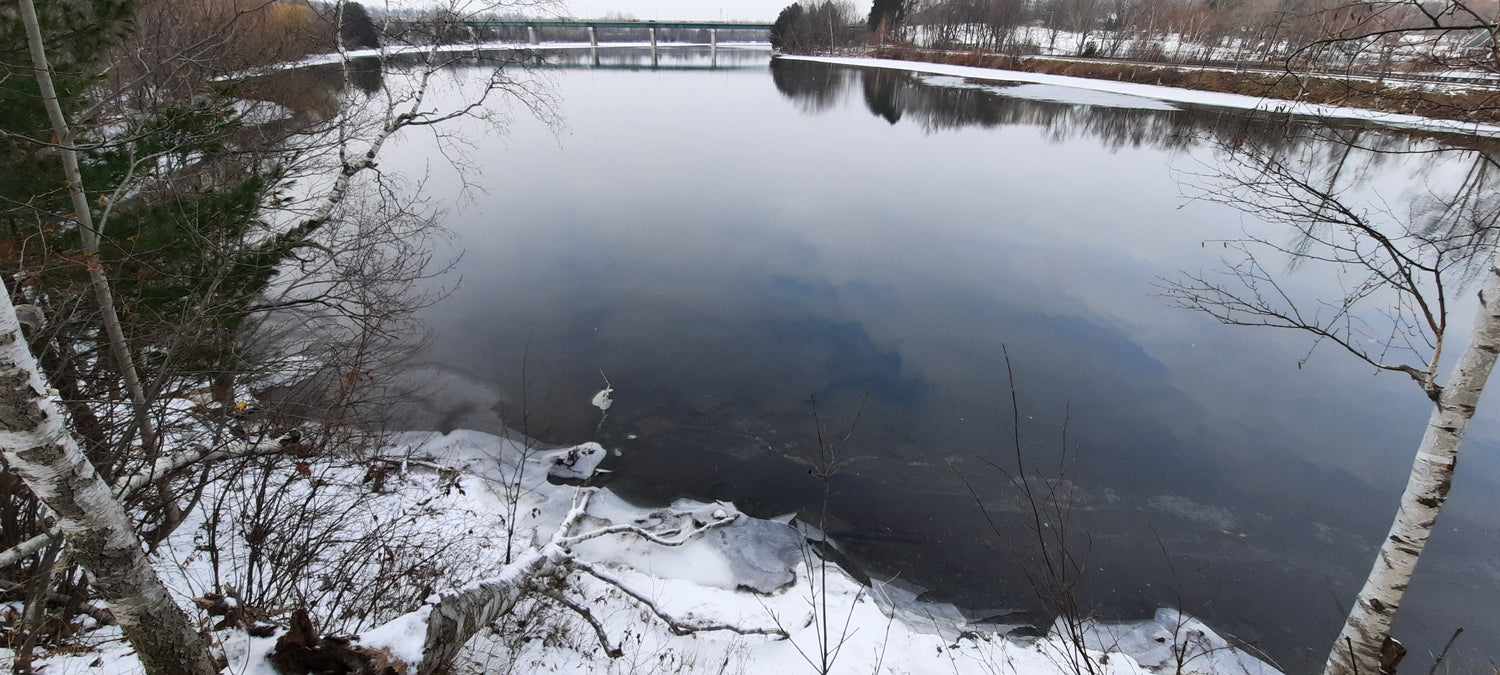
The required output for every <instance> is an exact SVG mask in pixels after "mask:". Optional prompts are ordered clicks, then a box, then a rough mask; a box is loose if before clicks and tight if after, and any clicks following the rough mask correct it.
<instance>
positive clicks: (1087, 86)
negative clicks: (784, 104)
mask: <svg viewBox="0 0 1500 675" xmlns="http://www.w3.org/2000/svg"><path fill="white" fill-rule="evenodd" d="M776 58H780V59H792V60H800V61H817V62H820V63H832V64H837V65H845V66H857V67H862V68H885V69H888V70H903V71H907V72H913V73H923V74H928V75H940V76H949V77H959V78H964V79H965V80H979V81H987V82H997V83H1007V84H1009V83H1022V84H1036V85H1050V86H1055V87H1069V88H1072V89H1077V90H1086V91H1094V92H1105V93H1109V94H1117V95H1122V96H1132V97H1136V98H1139V99H1147V100H1148V101H1152V102H1158V101H1159V102H1167V103H1173V104H1183V105H1191V106H1206V107H1213V108H1226V109H1233V110H1254V111H1260V112H1266V113H1278V114H1290V115H1305V116H1309V117H1317V118H1323V119H1332V120H1350V121H1361V122H1372V123H1375V124H1381V125H1385V126H1390V127H1395V128H1401V129H1413V130H1418V131H1430V132H1438V133H1456V134H1466V135H1474V136H1485V137H1500V125H1493V124H1477V123H1472V122H1459V121H1455V120H1440V119H1433V118H1429V117H1421V116H1418V115H1403V114H1398V113H1388V112H1381V111H1377V110H1367V109H1364V108H1351V107H1346V106H1334V105H1323V104H1317V103H1303V102H1299V101H1285V100H1280V99H1269V98H1260V97H1256V96H1246V95H1243V94H1228V93H1222V92H1213V91H1199V90H1195V89H1180V88H1177V87H1164V86H1160V85H1153V84H1136V83H1134V82H1115V81H1111V80H1095V79H1089V78H1083V77H1071V76H1067V75H1049V74H1045V73H1028V72H1023V71H1017V70H1001V69H998V68H979V67H975V66H955V65H948V64H943V63H927V62H924V61H898V60H894V59H876V58H864V57H842V56H803V55H790V54H785V55H778V56H776ZM1079 102H1081V103H1084V102H1087V101H1079ZM1143 103H1145V102H1143ZM1147 104H1148V105H1149V103H1147Z"/></svg>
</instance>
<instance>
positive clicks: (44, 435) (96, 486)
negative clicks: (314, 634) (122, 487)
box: [0, 286, 218, 675]
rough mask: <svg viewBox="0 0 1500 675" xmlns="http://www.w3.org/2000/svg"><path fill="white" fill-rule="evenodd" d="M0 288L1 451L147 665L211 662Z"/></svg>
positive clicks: (203, 666)
mask: <svg viewBox="0 0 1500 675" xmlns="http://www.w3.org/2000/svg"><path fill="white" fill-rule="evenodd" d="M0 288H3V289H4V292H3V293H0V454H3V456H4V458H5V461H6V464H7V466H8V469H9V470H10V471H13V472H15V473H16V474H17V475H19V476H20V477H21V479H22V480H23V481H25V483H26V486H27V487H28V488H30V489H31V491H32V492H33V493H35V494H36V496H37V498H38V499H41V500H42V502H43V503H45V504H46V505H47V508H48V509H50V510H51V511H52V513H53V515H54V516H55V517H56V519H57V527H58V530H59V531H60V532H61V534H62V536H63V537H64V538H65V540H66V541H67V543H68V551H69V555H70V556H71V557H72V558H73V559H74V560H76V561H78V563H79V564H80V565H82V566H83V567H84V569H86V570H88V571H89V576H90V578H91V579H92V581H93V584H94V588H95V589H97V591H98V592H99V595H100V597H102V598H103V599H104V601H105V602H107V603H109V607H110V610H111V611H112V612H113V613H114V616H115V618H116V620H117V621H119V623H120V627H121V629H122V630H123V631H124V632H125V636H126V638H127V639H129V640H130V643H131V644H132V645H133V646H134V647H135V648H136V652H137V653H138V654H139V655H140V659H141V664H142V665H143V666H145V668H146V672H148V673H183V674H184V675H209V674H211V673H216V672H218V668H217V666H216V665H215V664H214V661H213V658H212V656H211V655H210V654H209V651H208V642H207V640H205V639H204V638H203V636H202V635H200V634H199V633H198V631H197V629H196V627H195V626H194V625H193V622H192V621H191V620H190V619H189V618H188V615H187V613H186V612H184V611H183V610H182V608H181V607H179V606H178V605H177V603H176V601H174V600H173V599H172V596H171V594H170V593H169V592H168V591H167V587H166V586H165V585H163V584H162V582H161V579H159V578H158V577H157V576H156V572H155V571H154V570H152V569H151V565H150V562H149V561H148V560H147V558H146V554H145V552H144V551H143V550H142V548H141V541H140V539H139V538H138V537H137V536H136V534H135V531H134V529H133V528H132V526H131V522H130V519H129V518H127V517H126V515H125V509H124V508H123V507H121V506H120V502H119V501H118V500H117V499H115V497H114V495H113V494H112V493H111V491H110V487H109V486H108V485H106V484H105V483H104V479H103V478H101V477H100V476H99V474H98V473H97V472H96V471H94V466H93V465H92V464H90V463H89V461H88V459H87V458H86V457H84V455H83V451H82V450H81V449H80V448H79V447H78V443H77V441H76V440H74V438H73V435H72V434H71V433H70V432H69V431H68V429H67V427H66V426H65V425H64V417H63V414H62V411H61V410H60V409H59V407H58V405H57V403H56V402H54V401H53V400H52V399H51V398H50V397H49V396H48V388H47V386H46V384H45V383H44V382H43V381H42V378H41V375H40V371H38V369H37V365H36V360H35V359H34V358H33V357H32V356H31V350H30V348H29V347H28V346H27V344H26V339H25V337H24V336H22V334H21V323H20V320H19V319H17V317H16V310H15V307H14V306H13V305H12V304H11V300H10V290H9V288H6V287H3V286H0Z"/></svg>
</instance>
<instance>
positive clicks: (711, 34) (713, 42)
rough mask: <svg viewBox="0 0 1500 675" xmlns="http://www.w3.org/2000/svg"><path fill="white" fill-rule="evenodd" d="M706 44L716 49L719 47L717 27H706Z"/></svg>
mask: <svg viewBox="0 0 1500 675" xmlns="http://www.w3.org/2000/svg"><path fill="white" fill-rule="evenodd" d="M708 46H709V48H711V49H718V48H719V29H717V28H710V29H708Z"/></svg>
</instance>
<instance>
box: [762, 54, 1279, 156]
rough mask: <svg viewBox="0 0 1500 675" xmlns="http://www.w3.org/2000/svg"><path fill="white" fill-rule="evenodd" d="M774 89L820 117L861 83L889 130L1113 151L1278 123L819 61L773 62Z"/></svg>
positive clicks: (1172, 144)
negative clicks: (1004, 134)
mask: <svg viewBox="0 0 1500 675" xmlns="http://www.w3.org/2000/svg"><path fill="white" fill-rule="evenodd" d="M771 75H772V79H773V80H774V81H775V83H776V88H777V89H779V90H780V91H781V93H782V94H784V95H785V96H786V97H787V98H790V99H792V100H793V101H795V102H797V104H798V105H799V106H800V107H801V108H802V109H803V110H804V111H805V112H822V111H824V110H827V109H829V108H831V107H833V106H834V105H835V104H836V103H838V102H839V101H841V100H842V99H843V96H844V94H845V93H846V92H847V91H848V90H849V89H850V88H852V86H853V85H854V80H855V79H856V78H858V79H859V80H860V82H861V84H862V90H863V93H864V99H865V105H866V107H868V108H869V110H870V112H871V113H872V114H874V115H876V116H877V117H880V118H882V119H885V120H886V121H888V122H890V123H891V124H895V123H897V122H899V121H902V120H909V121H913V122H915V123H916V124H918V125H920V126H921V127H922V128H923V129H925V130H927V131H928V132H937V131H947V130H954V129H963V128H967V127H1000V126H1010V125H1022V126H1033V127H1040V128H1043V129H1045V130H1046V131H1047V132H1048V138H1050V139H1052V140H1054V141H1057V142H1061V141H1064V140H1067V139H1070V138H1078V137H1093V138H1098V139H1100V140H1101V141H1103V142H1104V144H1105V145H1106V147H1109V148H1110V149H1119V148H1123V147H1141V146H1151V147H1157V148H1164V149H1179V148H1186V147H1188V146H1190V145H1192V144H1193V143H1194V140H1193V139H1194V138H1195V136H1198V135H1200V134H1203V133H1205V132H1212V133H1213V134H1214V135H1216V136H1222V137H1229V138H1233V137H1243V136H1247V135H1251V134H1257V133H1264V132H1266V131H1269V130H1271V129H1273V128H1274V126H1275V122H1273V121H1270V120H1256V119H1254V118H1252V117H1249V116H1247V115H1244V114H1234V115H1213V114H1207V113H1202V112H1192V111H1182V110H1141V109H1133V108H1106V107H1098V106H1090V105H1079V104H1070V103H1058V102H1054V101H1038V100H1034V99H1027V98H1017V97H1013V96H1006V95H1005V94H1004V90H1005V88H1006V86H1005V85H1002V84H983V85H973V86H961V87H954V86H940V85H932V84H929V83H927V82H926V81H924V80H923V79H922V77H921V76H919V75H917V74H914V73H909V72H904V71H896V70H887V69H881V68H869V69H863V68H850V67H847V66H839V65H834V64H828V63H820V62H816V61H794V60H787V59H775V60H773V61H772V62H771Z"/></svg>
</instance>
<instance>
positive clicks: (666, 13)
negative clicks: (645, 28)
mask: <svg viewBox="0 0 1500 675" xmlns="http://www.w3.org/2000/svg"><path fill="white" fill-rule="evenodd" d="M502 1H503V0H502ZM803 1H804V2H807V1H808V0H803ZM557 2H558V3H559V5H560V9H559V10H558V11H557V13H559V14H561V15H563V16H572V17H578V18H586V19H598V18H603V17H604V16H605V15H606V14H609V13H610V12H618V13H621V14H633V15H635V18H637V19H642V20H652V19H655V20H661V21H671V20H698V21H707V20H718V19H723V20H725V21H735V20H738V21H764V22H771V21H775V20H776V15H777V14H779V13H780V12H781V8H783V7H785V6H787V5H789V4H791V3H792V0H557ZM870 2H871V0H853V4H854V10H855V13H856V15H857V16H861V17H862V16H864V15H866V14H869V13H870ZM364 4H365V5H367V6H371V7H380V6H386V7H390V8H393V9H395V8H417V7H424V6H426V7H430V6H434V5H450V4H457V5H458V7H459V8H460V9H464V10H470V11H473V10H475V9H478V8H480V7H482V6H487V5H490V4H494V0H364Z"/></svg>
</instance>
